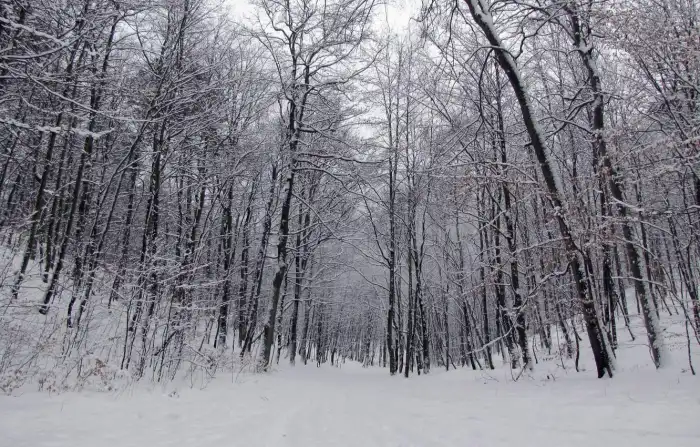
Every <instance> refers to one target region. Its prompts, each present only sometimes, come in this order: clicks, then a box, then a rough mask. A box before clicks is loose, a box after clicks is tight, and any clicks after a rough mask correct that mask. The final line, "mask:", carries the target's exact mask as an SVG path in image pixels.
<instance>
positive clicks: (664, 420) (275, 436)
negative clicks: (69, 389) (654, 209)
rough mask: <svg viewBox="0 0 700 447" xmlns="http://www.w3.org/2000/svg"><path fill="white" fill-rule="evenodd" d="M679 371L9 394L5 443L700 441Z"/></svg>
mask: <svg viewBox="0 0 700 447" xmlns="http://www.w3.org/2000/svg"><path fill="white" fill-rule="evenodd" d="M673 371H674V369H668V370H666V371H662V372H656V371H653V370H652V369H649V368H642V369H640V370H636V371H631V370H630V371H622V372H619V373H618V375H617V377H615V378H614V379H612V380H608V379H602V380H598V379H596V378H595V377H594V374H592V373H591V372H590V371H588V372H583V373H575V372H573V371H572V372H564V371H560V372H558V373H556V376H555V378H554V379H552V378H551V377H552V376H551V375H550V379H549V380H548V379H546V375H547V374H546V373H544V372H543V371H537V373H536V374H535V375H534V376H529V377H521V378H520V379H519V380H518V381H517V382H514V381H513V380H512V379H511V377H510V372H509V371H507V370H505V369H500V370H497V371H496V372H492V373H490V374H487V373H484V372H480V371H476V372H473V371H468V370H459V371H452V372H449V373H445V372H444V371H433V372H431V374H430V375H428V376H421V377H412V378H410V379H409V380H406V379H404V378H402V377H393V378H392V377H389V376H388V375H387V374H386V370H382V369H378V368H368V369H363V368H361V367H360V366H358V365H355V364H350V363H347V364H345V365H343V366H342V368H340V369H338V368H334V367H330V366H325V367H321V368H316V367H315V366H311V365H309V366H306V367H297V368H295V369H292V368H289V367H280V370H278V371H276V372H274V373H271V374H267V375H238V376H235V377H231V376H229V377H218V378H217V379H216V380H214V381H213V382H212V383H210V384H209V385H208V386H207V387H206V388H204V389H199V388H197V387H195V388H190V387H188V386H185V385H184V384H181V385H182V387H181V388H180V389H177V390H175V389H174V388H173V387H175V385H173V384H170V385H168V386H169V388H168V389H163V388H160V387H159V388H156V389H151V390H146V389H143V388H139V387H138V386H137V387H135V388H131V389H130V390H129V391H127V392H124V393H121V394H107V393H86V392H83V393H63V394H59V395H50V394H48V393H39V392H30V393H27V394H23V395H17V396H12V397H9V396H4V397H0V445H2V446H3V447H4V446H7V447H11V446H12V447H25V446H26V447H39V446H47V447H48V446H71V447H86V446H90V447H92V446H95V447H97V446H100V447H102V446H110V447H111V446H114V447H116V446H139V447H141V446H149V447H154V446H194V447H206V446H214V447H220V446H458V445H459V446H464V445H469V446H486V447H496V446H538V447H543V446H553V447H554V446H556V447H560V446H586V447H590V446H591V445H596V446H636V447H641V446H647V445H649V446H673V447H682V446H693V447H696V446H698V445H700V424H698V414H700V413H699V410H700V385H699V382H698V379H697V378H696V377H692V376H691V375H690V373H681V372H673Z"/></svg>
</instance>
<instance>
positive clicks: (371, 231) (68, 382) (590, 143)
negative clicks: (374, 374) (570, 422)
mask: <svg viewBox="0 0 700 447" xmlns="http://www.w3.org/2000/svg"><path fill="white" fill-rule="evenodd" d="M239 3H241V2H230V1H222V0H143V1H141V0H2V1H1V2H0V286H1V287H0V309H1V310H0V390H1V391H3V392H5V393H11V392H12V391H13V390H15V389H18V388H19V387H22V386H23V385H26V384H28V383H36V384H39V387H40V388H44V389H50V390H54V391H56V390H60V389H63V388H65V387H69V386H73V385H74V384H76V383H84V382H85V381H86V380H87V379H88V378H89V379H90V380H93V379H95V378H96V377H99V378H100V380H104V381H105V383H108V382H109V381H111V380H116V379H115V378H118V377H124V376H128V377H129V380H131V381H133V382H139V381H141V382H144V381H145V382H149V383H158V382H167V381H171V380H174V379H176V378H177V377H179V376H182V375H187V376H188V377H189V376H195V375H196V376H198V377H205V378H208V379H207V380H209V379H212V378H213V377H215V376H216V375H217V374H224V373H226V372H228V374H229V375H230V374H231V371H234V372H235V371H249V372H252V373H254V374H258V373H262V372H265V371H272V370H276V369H278V368H282V367H283V366H284V365H287V366H284V368H287V367H288V365H296V366H295V368H296V369H299V368H302V367H303V366H302V365H307V363H308V364H309V365H307V366H306V368H310V367H312V366H313V367H314V368H315V367H316V366H319V367H325V366H331V365H332V366H337V367H340V366H341V365H343V364H345V363H346V362H347V363H349V362H359V363H360V364H362V366H363V367H365V368H375V369H379V370H381V371H382V374H385V375H386V376H405V377H409V376H411V377H413V376H417V375H427V374H429V373H431V372H435V371H436V370H447V371H451V370H472V371H480V372H482V373H483V374H486V373H488V371H491V370H494V369H499V368H506V369H507V370H508V371H509V373H508V374H509V375H510V376H511V377H512V378H513V380H517V379H518V378H519V377H522V376H527V375H529V374H531V373H532V371H536V370H537V368H538V367H539V365H541V364H543V363H546V362H551V363H554V364H561V367H562V368H565V369H567V370H570V371H572V372H573V371H578V370H579V361H580V359H583V358H585V359H589V360H590V361H588V360H586V361H587V362H588V365H589V367H588V368H587V369H585V370H584V368H581V371H580V372H578V373H576V374H580V375H585V376H587V377H592V378H594V379H595V378H596V377H597V378H601V379H602V380H612V381H615V380H616V378H617V373H616V372H617V370H618V369H620V368H623V367H624V366H625V365H624V360H623V359H618V357H620V355H619V353H620V352H622V351H621V348H620V346H622V344H623V341H624V343H628V342H634V344H636V345H638V346H642V347H643V348H642V349H643V352H644V353H645V355H646V356H647V359H646V360H645V361H648V362H649V364H650V365H653V367H655V368H664V367H665V366H666V365H668V364H669V358H670V357H671V356H672V355H675V356H676V357H677V358H679V359H681V360H680V363H682V364H680V365H677V366H679V367H681V368H684V370H687V371H689V374H690V373H692V375H695V368H694V366H693V363H694V361H695V358H694V357H697V355H698V353H700V351H698V348H699V346H700V295H699V294H700V289H699V287H700V263H699V262H698V259H700V27H699V26H698V20H699V19H700V5H699V4H698V3H697V2H696V1H695V0H455V1H447V0H424V1H423V2H422V3H420V2H418V3H417V4H416V3H415V2H413V3H400V2H391V1H388V0H323V1H321V0H251V2H250V5H249V8H248V9H247V10H246V13H245V14H240V13H235V12H234V10H235V9H236V8H237V7H238V5H239ZM408 5H412V6H411V8H412V9H411V10H410V11H403V14H404V15H406V14H410V20H406V21H405V23H403V22H402V25H400V26H399V25H396V24H395V22H397V20H394V19H396V17H398V14H397V13H396V11H400V10H402V9H406V8H408V7H409V6H408ZM387 11H394V12H393V13H387ZM392 17H393V19H392ZM582 361H583V360H582ZM676 363H679V361H677V362H676ZM611 378H612V379H611ZM395 380H398V379H395Z"/></svg>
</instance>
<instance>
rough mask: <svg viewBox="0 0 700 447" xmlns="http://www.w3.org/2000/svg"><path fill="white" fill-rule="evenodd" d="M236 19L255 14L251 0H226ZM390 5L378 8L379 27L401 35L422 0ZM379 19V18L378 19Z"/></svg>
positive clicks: (402, 0) (395, 1)
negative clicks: (387, 28)
mask: <svg viewBox="0 0 700 447" xmlns="http://www.w3.org/2000/svg"><path fill="white" fill-rule="evenodd" d="M224 2H225V4H227V5H228V6H229V7H230V8H231V12H232V13H233V15H234V16H235V17H239V18H242V19H244V18H246V17H247V16H250V15H252V14H253V11H254V8H253V6H252V5H251V4H250V2H249V0H224ZM387 3H388V4H385V5H383V6H381V7H380V8H377V10H376V13H375V14H378V15H379V14H381V15H382V16H383V17H382V18H383V20H382V21H381V22H380V23H378V25H379V26H383V25H384V24H387V25H388V26H389V28H391V30H392V31H394V32H397V33H401V32H403V31H405V28H406V27H407V26H408V23H409V20H410V18H411V15H415V14H416V12H417V11H418V6H419V5H420V3H421V0H387ZM377 19H379V17H377Z"/></svg>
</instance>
